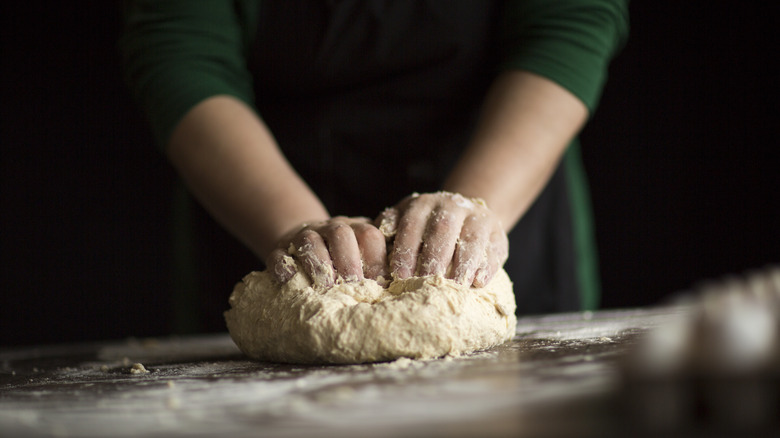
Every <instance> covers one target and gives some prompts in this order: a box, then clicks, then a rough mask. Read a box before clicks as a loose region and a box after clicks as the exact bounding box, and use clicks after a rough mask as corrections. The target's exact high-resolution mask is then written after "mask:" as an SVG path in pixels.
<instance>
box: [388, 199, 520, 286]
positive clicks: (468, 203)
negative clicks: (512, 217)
mask: <svg viewBox="0 0 780 438" xmlns="http://www.w3.org/2000/svg"><path fill="white" fill-rule="evenodd" d="M375 224H376V225H377V226H378V227H379V229H380V230H381V231H382V233H383V234H384V235H385V236H386V237H388V238H391V237H393V236H394V241H393V248H392V250H391V252H390V273H391V274H392V275H393V276H394V277H395V278H401V279H403V278H408V277H411V276H425V275H443V276H445V277H447V278H451V279H454V280H456V281H457V282H459V283H461V284H465V285H473V286H475V287H483V286H485V285H486V284H487V283H489V282H490V280H491V279H492V278H493V276H494V275H495V273H496V272H497V271H498V269H499V268H500V267H501V266H503V264H504V262H505V261H506V259H507V256H508V255H509V241H508V239H507V236H506V233H505V232H504V229H503V227H502V226H501V223H500V221H499V220H498V217H497V216H496V215H495V214H494V213H493V212H492V211H491V210H490V209H489V208H488V207H487V206H486V205H485V203H484V202H483V201H482V200H479V199H469V198H465V197H463V196H461V195H459V194H456V193H448V192H438V193H427V194H422V195H420V194H413V195H411V196H409V197H407V198H405V199H403V200H402V201H401V202H399V203H398V204H397V205H396V206H395V207H391V208H388V209H386V210H385V211H384V212H382V214H380V215H379V217H377V219H376V221H375Z"/></svg>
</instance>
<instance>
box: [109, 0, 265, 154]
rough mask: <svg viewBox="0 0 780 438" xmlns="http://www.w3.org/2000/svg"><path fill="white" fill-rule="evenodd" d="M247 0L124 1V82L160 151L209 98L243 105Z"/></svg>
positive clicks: (247, 85) (247, 88) (248, 82)
mask: <svg viewBox="0 0 780 438" xmlns="http://www.w3.org/2000/svg"><path fill="white" fill-rule="evenodd" d="M247 8H251V6H249V5H248V3H247V2H240V1H229V0H165V1H161V0H128V1H125V3H124V17H125V26H124V31H123V34H122V37H121V39H120V41H119V50H120V53H121V55H122V62H123V69H124V76H125V80H126V82H127V84H128V86H129V88H130V90H131V92H132V94H133V97H134V98H135V100H136V101H137V102H138V104H139V105H140V106H141V108H142V110H143V111H144V112H145V113H146V116H147V117H148V119H149V121H150V123H151V126H152V130H153V133H154V136H155V139H156V140H157V142H158V144H159V145H160V147H162V148H165V147H166V146H167V144H168V140H169V137H170V135H171V133H172V131H173V129H174V127H175V126H176V124H177V123H178V122H179V121H180V120H181V118H182V117H183V116H184V115H185V114H186V113H187V111H189V110H190V109H191V108H192V107H193V106H195V105H196V104H198V103H199V102H201V101H203V100H205V99H207V98H209V97H211V96H215V95H229V96H234V97H236V98H238V99H240V100H242V101H244V102H246V103H247V104H249V105H250V106H252V105H253V100H254V93H253V91H252V79H251V75H250V74H249V72H248V70H247V66H246V56H245V55H246V50H247V45H248V41H249V38H250V33H251V31H252V29H251V26H247V21H248V18H247V17H251V16H252V15H254V16H256V14H253V13H252V12H251V11H248V10H247Z"/></svg>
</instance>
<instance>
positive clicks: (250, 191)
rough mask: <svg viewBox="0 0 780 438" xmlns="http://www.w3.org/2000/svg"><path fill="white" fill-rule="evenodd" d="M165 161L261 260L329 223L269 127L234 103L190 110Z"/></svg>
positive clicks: (214, 101) (217, 101)
mask: <svg viewBox="0 0 780 438" xmlns="http://www.w3.org/2000/svg"><path fill="white" fill-rule="evenodd" d="M168 156H169V158H170V160H171V162H172V163H173V165H174V167H176V169H177V170H178V172H179V174H180V175H181V177H182V178H183V179H184V180H185V182H186V183H187V185H188V187H189V189H190V191H191V192H192V193H193V194H194V196H195V197H196V198H197V199H198V200H199V201H200V203H201V204H202V205H203V206H204V207H205V208H206V209H207V210H208V211H209V213H211V214H212V216H214V217H215V218H216V219H217V220H218V221H219V222H220V223H221V224H222V225H223V226H224V227H225V228H226V229H227V230H228V231H230V232H231V233H232V234H233V235H234V236H236V237H237V238H239V239H240V240H241V241H242V242H243V243H244V244H245V245H246V246H247V247H248V248H250V249H251V250H252V251H253V252H254V253H255V254H257V255H258V256H259V257H260V258H262V259H265V258H266V257H267V256H268V254H269V253H270V252H271V250H273V248H274V246H275V244H276V242H277V241H278V240H279V239H280V238H281V237H282V236H283V235H284V234H285V233H286V232H288V231H290V227H292V226H295V225H297V224H301V223H304V222H313V221H321V220H326V219H328V217H329V215H328V212H327V210H326V209H325V207H324V206H323V205H322V203H321V202H320V201H319V199H318V198H317V197H316V195H315V194H314V193H313V192H312V191H311V189H309V187H308V186H307V185H306V183H305V182H304V181H303V180H302V179H301V178H300V177H299V176H298V175H297V174H296V172H295V171H294V169H293V168H292V167H291V166H290V164H289V163H288V162H287V160H286V159H285V158H284V156H283V155H282V153H281V151H280V150H279V148H278V146H277V145H276V142H275V140H274V138H273V136H272V135H271V133H270V132H269V130H268V128H267V127H266V126H265V124H263V122H262V121H261V120H260V119H259V118H258V117H257V116H256V115H255V114H254V112H253V111H251V110H250V109H249V108H248V107H247V106H246V105H244V104H243V103H241V102H240V101H238V100H236V99H233V98H231V97H224V96H218V97H213V98H210V99H207V100H205V101H203V102H201V103H200V104H198V105H197V106H195V107H194V108H193V109H192V110H190V111H189V112H188V113H187V114H186V115H185V116H184V118H183V119H182V120H181V122H179V124H178V125H177V126H176V128H175V129H174V131H173V134H172V136H171V140H170V142H169V145H168Z"/></svg>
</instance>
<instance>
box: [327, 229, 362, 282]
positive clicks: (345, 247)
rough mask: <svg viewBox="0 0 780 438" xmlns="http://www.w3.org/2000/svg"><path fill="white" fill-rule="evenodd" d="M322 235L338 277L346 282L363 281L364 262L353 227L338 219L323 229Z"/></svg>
mask: <svg viewBox="0 0 780 438" xmlns="http://www.w3.org/2000/svg"><path fill="white" fill-rule="evenodd" d="M320 233H321V234H322V236H323V238H324V239H325V243H326V244H327V245H328V251H329V252H330V259H331V260H332V261H333V267H334V268H335V269H336V275H337V276H340V277H341V278H343V279H344V280H346V281H359V280H362V279H363V262H362V260H361V258H360V247H359V246H358V242H357V239H356V238H355V233H354V232H353V231H352V227H350V226H349V225H348V224H347V223H346V221H344V220H343V219H341V218H337V219H335V220H334V221H332V222H330V223H329V224H328V225H326V226H325V227H323V228H322V229H321V230H320Z"/></svg>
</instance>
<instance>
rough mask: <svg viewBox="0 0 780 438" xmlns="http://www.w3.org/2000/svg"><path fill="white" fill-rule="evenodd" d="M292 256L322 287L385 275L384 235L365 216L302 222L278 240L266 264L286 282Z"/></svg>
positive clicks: (293, 270) (292, 267)
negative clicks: (311, 222)
mask: <svg viewBox="0 0 780 438" xmlns="http://www.w3.org/2000/svg"><path fill="white" fill-rule="evenodd" d="M296 260H297V262H298V265H300V266H301V267H302V268H303V270H304V272H305V273H306V275H308V276H309V278H310V279H311V281H312V283H313V284H315V285H317V286H323V287H330V286H332V285H333V284H334V283H335V282H336V281H348V282H349V281H359V280H362V279H364V278H371V279H377V278H379V277H381V276H386V275H387V250H386V244H385V238H384V236H383V235H382V233H381V232H380V231H379V229H378V228H377V227H375V226H374V225H372V224H371V223H370V221H369V220H368V219H367V218H351V217H343V216H339V217H334V218H331V219H328V220H326V221H322V222H318V223H313V224H302V225H300V226H298V227H296V228H295V229H294V230H292V231H290V232H289V233H287V234H286V235H285V236H284V237H282V238H281V239H280V240H279V242H278V244H277V246H276V249H274V250H273V251H272V252H271V254H270V255H269V256H268V258H267V259H266V264H267V266H268V268H269V269H270V270H271V271H272V272H273V274H274V277H276V279H277V280H278V281H280V282H281V283H286V282H288V281H289V280H290V279H291V278H292V277H293V275H295V273H296V267H295V266H296V264H295V261H296Z"/></svg>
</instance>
